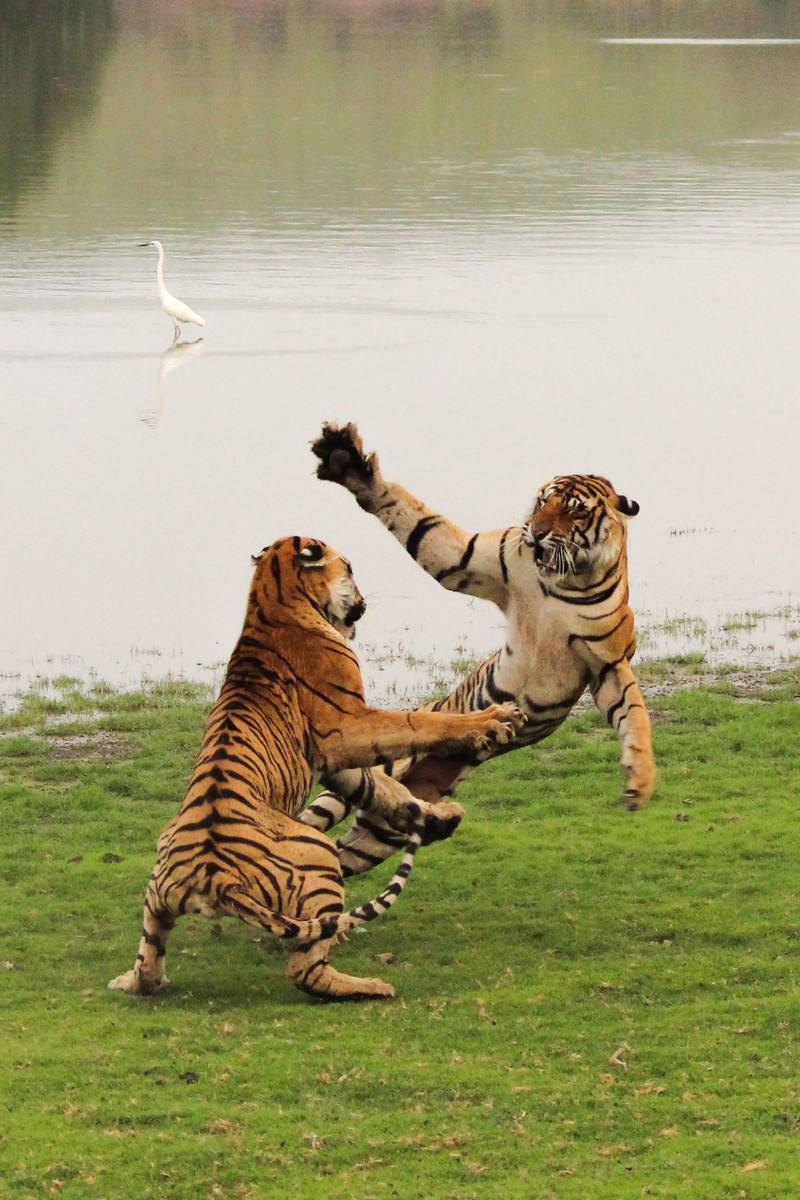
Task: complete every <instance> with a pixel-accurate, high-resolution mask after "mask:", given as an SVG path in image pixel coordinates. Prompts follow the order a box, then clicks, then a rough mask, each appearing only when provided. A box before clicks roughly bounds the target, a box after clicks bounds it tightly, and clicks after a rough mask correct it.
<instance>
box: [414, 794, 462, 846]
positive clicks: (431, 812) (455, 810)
mask: <svg viewBox="0 0 800 1200" xmlns="http://www.w3.org/2000/svg"><path fill="white" fill-rule="evenodd" d="M463 817H464V809H463V807H462V806H461V805H460V804H456V803H455V801H453V800H439V801H438V803H436V804H428V805H427V806H426V809H425V812H424V813H422V814H421V818H420V830H419V832H420V837H421V839H422V845H423V846H429V845H430V844H431V842H442V841H444V840H445V838H449V837H452V835H453V834H454V833H455V831H456V830H457V829H458V827H459V825H460V824H461V821H462V819H463Z"/></svg>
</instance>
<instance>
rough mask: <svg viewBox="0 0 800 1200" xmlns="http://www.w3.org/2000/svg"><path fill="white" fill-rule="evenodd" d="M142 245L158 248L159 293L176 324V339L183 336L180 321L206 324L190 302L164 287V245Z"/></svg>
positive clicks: (164, 306)
mask: <svg viewBox="0 0 800 1200" xmlns="http://www.w3.org/2000/svg"><path fill="white" fill-rule="evenodd" d="M139 245H140V246H155V247H156V249H157V250H158V295H159V299H160V300H161V307H162V308H163V309H164V312H165V313H166V314H167V316H168V317H169V318H170V319H171V321H172V323H173V325H174V326H175V340H176V341H177V340H178V338H179V337H180V336H181V331H180V328H179V326H178V322H179V321H182V322H183V324H184V325H186V324H192V325H205V321H204V320H203V318H202V317H199V316H198V315H197V313H196V312H193V311H192V309H191V308H189V305H188V304H184V303H183V301H182V300H178V298H177V296H173V295H172V294H171V292H168V291H167V289H166V288H165V287H164V247H163V246H162V245H161V242H156V241H152V242H140V243H139Z"/></svg>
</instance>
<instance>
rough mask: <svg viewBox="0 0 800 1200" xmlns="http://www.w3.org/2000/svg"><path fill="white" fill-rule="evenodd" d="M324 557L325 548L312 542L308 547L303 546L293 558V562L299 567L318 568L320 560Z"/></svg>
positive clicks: (320, 563)
mask: <svg viewBox="0 0 800 1200" xmlns="http://www.w3.org/2000/svg"><path fill="white" fill-rule="evenodd" d="M324 557H325V547H324V546H322V545H320V543H319V542H314V543H312V544H311V545H310V546H303V549H302V550H300V551H298V553H297V555H296V556H295V561H296V562H297V564H298V566H301V567H320V566H322V565H323V564H322V559H323V558H324Z"/></svg>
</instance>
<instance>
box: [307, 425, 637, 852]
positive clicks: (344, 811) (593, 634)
mask: <svg viewBox="0 0 800 1200" xmlns="http://www.w3.org/2000/svg"><path fill="white" fill-rule="evenodd" d="M312 449H313V451H314V453H315V454H316V455H317V457H318V458H319V463H318V465H317V475H318V476H319V478H320V479H330V480H333V481H334V482H335V483H339V484H341V485H342V486H343V487H346V488H347V489H348V490H349V491H351V492H352V493H353V495H354V496H355V498H356V500H357V502H358V504H359V505H360V506H361V507H362V508H363V509H365V510H366V511H367V512H369V513H373V514H374V515H375V516H377V517H378V518H379V520H381V521H382V522H383V524H384V525H385V526H386V527H387V529H389V530H390V531H391V532H392V533H393V534H394V536H395V537H396V538H397V539H398V541H399V542H400V544H401V545H403V546H405V548H406V550H407V551H408V553H409V554H410V555H411V557H412V558H413V559H414V560H415V561H416V562H417V563H419V565H420V566H421V567H423V568H424V570H426V571H427V572H428V574H429V575H432V576H433V578H434V579H436V580H438V582H439V583H441V584H442V586H443V587H445V588H449V589H450V590H451V591H455V592H466V593H467V594H469V595H471V596H479V597H481V598H483V599H486V600H492V601H493V602H494V603H495V604H496V605H497V606H498V607H499V608H500V609H501V611H502V612H503V613H504V614H505V617H506V621H507V629H506V642H505V645H504V646H503V648H502V649H501V650H498V651H497V653H496V654H494V655H492V657H491V658H489V659H487V661H486V662H484V663H482V664H481V665H480V666H479V667H477V668H476V669H475V670H474V671H473V672H472V674H471V675H469V676H468V677H467V678H466V679H464V680H463V682H462V683H460V684H459V685H458V687H457V688H456V689H455V691H453V692H452V694H451V695H450V696H448V697H447V698H446V699H445V700H441V701H438V702H436V703H435V704H432V705H430V706H429V707H430V709H431V711H436V712H467V711H469V710H471V709H475V708H480V707H481V706H482V705H485V704H487V703H497V702H501V701H502V702H513V703H515V704H517V705H518V706H519V708H520V709H521V710H522V712H523V713H524V714H525V716H526V717H527V722H526V724H525V725H524V726H523V727H522V728H521V729H520V730H519V731H518V733H517V735H516V738H515V739H514V740H513V742H510V743H505V744H504V745H503V746H502V748H500V752H505V751H507V750H511V749H513V748H515V747H517V746H526V745H530V744H532V743H534V742H538V741H541V740H542V739H543V738H546V737H548V736H549V735H550V734H551V733H552V732H553V731H554V730H555V729H557V728H558V727H559V725H561V724H562V722H563V721H564V720H566V718H567V716H568V715H569V713H570V711H571V709H572V707H573V706H574V704H575V702H576V701H577V700H578V698H579V697H580V696H581V695H582V694H583V692H584V691H585V689H586V688H587V686H588V687H589V689H590V690H591V693H592V696H593V697H594V700H595V703H596V705H597V707H598V709H599V710H600V711H601V712H602V713H603V715H604V716H605V718H606V720H607V722H608V724H609V725H610V726H611V727H612V728H613V729H616V731H617V733H618V734H619V737H620V740H621V743H622V768H623V771H624V772H625V778H626V786H625V792H624V795H623V801H624V803H625V804H626V805H627V807H628V808H629V809H636V808H641V807H642V805H644V804H645V803H646V802H647V800H648V799H649V797H650V795H651V793H652V791H653V787H654V786H655V765H654V762H653V753H652V749H651V743H650V720H649V717H648V715H647V710H646V708H645V705H644V700H643V698H642V693H641V691H640V690H639V685H638V684H637V682H636V679H635V678H634V674H633V671H632V670H631V665H630V663H631V659H632V657H633V655H634V652H635V650H636V637H635V634H634V631H633V613H632V612H631V609H630V608H629V607H628V570H627V552H626V536H627V531H626V520H627V518H628V517H633V516H635V515H636V513H637V512H638V511H639V506H638V504H636V502H635V501H629V500H627V499H626V497H625V496H621V495H619V494H618V493H617V492H616V491H615V490H614V488H613V487H612V486H611V484H610V483H609V482H608V480H607V479H603V478H602V477H600V476H598V475H563V476H559V477H558V478H556V479H552V480H551V481H550V482H549V483H546V484H545V485H544V487H542V488H541V489H540V491H539V493H538V495H537V497H536V500H535V502H534V506H533V510H532V512H531V513H530V516H529V517H528V518H527V520H526V521H525V523H524V524H523V525H521V526H512V527H511V528H510V529H500V530H495V531H493V532H490V533H475V534H468V533H465V532H464V531H463V530H462V529H459V528H458V527H457V526H456V525H454V524H453V523H452V521H449V520H447V518H445V517H443V516H440V515H439V513H436V512H434V511H433V510H432V509H430V508H428V507H427V506H426V505H424V504H423V503H422V502H421V501H419V500H417V499H416V498H415V497H414V496H412V495H411V494H410V493H409V492H407V491H406V489H405V488H403V487H401V486H400V484H397V483H393V482H391V481H390V480H388V479H386V478H385V477H384V475H383V474H382V472H381V469H380V466H379V463H378V459H377V457H376V455H375V454H366V453H365V452H364V450H363V447H362V444H361V439H360V437H359V435H358V430H357V429H356V427H355V425H352V424H350V425H344V426H341V427H340V426H337V425H324V426H323V429H322V435H321V437H319V438H318V439H317V440H316V441H315V442H313V443H312ZM470 770H471V764H469V763H467V762H466V761H465V760H463V759H460V758H458V757H454V758H452V759H448V760H443V759H433V758H431V757H430V756H429V755H425V756H424V757H422V758H419V757H414V758H412V759H411V760H410V761H407V762H403V763H398V764H395V768H394V770H393V774H394V776H395V778H399V779H401V780H402V781H403V783H404V784H405V786H406V787H407V788H408V789H409V791H410V792H412V793H413V794H414V795H415V796H417V797H419V798H422V799H425V800H426V801H428V802H429V803H430V804H432V805H435V804H436V802H437V801H439V800H441V798H442V797H443V796H450V795H452V793H453V792H454V790H455V788H456V787H457V785H458V784H459V783H460V782H461V780H462V779H463V778H464V777H465V776H466V775H467V774H468V773H469V771H470ZM386 778H387V776H385V775H382V773H381V772H378V771H374V772H356V771H349V772H343V773H342V774H341V775H340V776H338V777H337V779H336V781H335V786H334V787H333V789H332V791H330V792H327V793H323V794H321V795H320V796H319V797H318V798H317V800H316V801H315V802H314V803H313V804H312V805H310V806H309V808H308V809H307V810H306V812H305V813H304V814H303V817H302V818H301V819H302V820H303V821H304V822H306V823H307V824H308V825H310V826H313V827H316V828H317V829H322V830H327V829H329V828H331V826H332V825H335V824H336V823H337V822H339V821H341V820H343V819H344V817H345V816H347V815H348V814H349V813H350V812H352V811H353V809H357V810H358V813H357V817H356V820H355V823H354V825H353V827H352V829H351V830H350V831H349V832H348V833H347V834H345V836H344V837H342V838H341V839H340V840H339V842H338V848H339V859H340V862H341V864H342V869H343V872H344V874H345V875H350V874H355V873H358V872H361V871H368V870H370V868H372V867H373V866H375V865H376V864H377V863H378V862H381V861H382V860H383V859H385V858H388V857H389V855H390V854H393V853H394V851H395V850H396V849H397V847H398V846H399V845H402V841H403V839H402V836H401V835H400V834H399V832H398V830H400V829H402V828H403V826H402V824H401V823H400V821H399V814H398V813H397V811H395V813H394V815H393V814H392V813H389V814H388V818H389V819H388V820H386V819H384V818H385V817H386V816H387V813H386V812H385V811H384V813H379V812H378V811H377V808H376V806H375V803H374V798H375V796H376V794H378V793H379V792H380V787H381V784H382V782H384V781H385V780H386Z"/></svg>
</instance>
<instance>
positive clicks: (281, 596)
mask: <svg viewBox="0 0 800 1200" xmlns="http://www.w3.org/2000/svg"><path fill="white" fill-rule="evenodd" d="M253 561H254V563H255V564H256V571H255V576H254V578H253V592H252V594H253V597H254V598H255V599H257V600H258V602H260V603H263V601H264V600H265V599H266V600H268V601H269V602H271V603H275V604H278V605H282V606H288V607H293V608H297V607H298V606H300V607H302V606H304V605H310V606H311V608H313V609H314V611H315V612H317V613H319V614H320V615H321V616H323V617H324V618H325V620H326V621H328V622H329V624H331V625H332V626H333V628H334V629H336V630H337V631H338V632H339V633H340V634H342V636H343V637H345V638H348V639H350V638H353V637H355V624H356V621H358V620H359V619H360V618H361V617H362V616H363V615H364V612H365V610H366V607H367V606H366V603H365V601H364V597H363V596H362V595H361V592H360V591H359V590H358V588H357V587H356V582H355V580H354V579H353V571H352V569H351V567H350V563H349V562H348V561H347V559H346V558H343V557H342V555H341V554H340V553H339V551H338V550H335V549H334V547H333V546H327V545H326V544H325V543H324V542H320V541H317V539H316V538H307V537H289V538H281V539H280V541H277V542H273V544H272V545H271V546H266V547H265V548H264V549H263V550H262V551H261V553H260V554H259V555H258V556H257V557H255V558H254V559H253Z"/></svg>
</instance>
